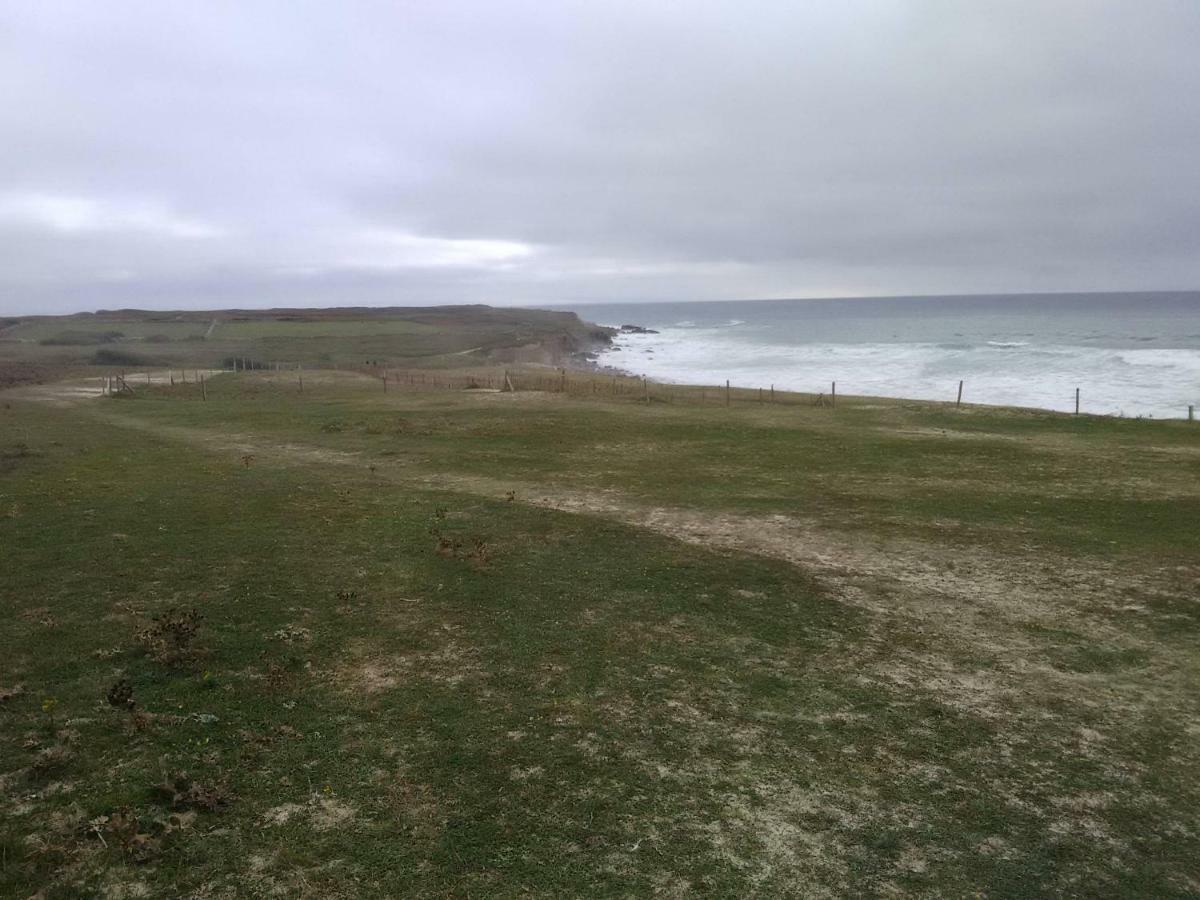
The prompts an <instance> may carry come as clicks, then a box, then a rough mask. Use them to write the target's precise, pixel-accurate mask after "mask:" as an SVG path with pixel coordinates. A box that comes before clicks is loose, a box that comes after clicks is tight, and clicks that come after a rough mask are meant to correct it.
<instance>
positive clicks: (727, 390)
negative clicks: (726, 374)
mask: <svg viewBox="0 0 1200 900" xmlns="http://www.w3.org/2000/svg"><path fill="white" fill-rule="evenodd" d="M725 405H726V406H728V405H729V379H728V378H726V379H725Z"/></svg>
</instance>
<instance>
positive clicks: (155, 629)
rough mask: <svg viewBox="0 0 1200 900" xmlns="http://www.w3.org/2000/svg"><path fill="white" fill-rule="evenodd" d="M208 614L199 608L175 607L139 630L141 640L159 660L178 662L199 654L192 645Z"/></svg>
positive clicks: (175, 663) (171, 662)
mask: <svg viewBox="0 0 1200 900" xmlns="http://www.w3.org/2000/svg"><path fill="white" fill-rule="evenodd" d="M203 618H204V617H203V616H201V615H200V613H198V612H197V611H196V610H195V609H186V610H179V609H171V610H168V611H167V612H165V613H163V614H162V615H160V616H156V617H155V618H154V619H153V620H152V622H151V624H150V625H149V626H147V627H146V628H143V629H142V630H140V631H139V632H138V633H137V640H138V643H140V644H141V645H142V647H143V648H145V650H146V652H147V653H149V654H150V656H151V657H152V658H153V659H154V660H155V661H157V662H160V663H164V664H166V665H177V664H179V663H181V662H183V661H185V660H188V659H191V658H192V657H193V656H195V649H194V648H193V646H192V643H193V641H194V640H195V639H196V635H197V634H198V633H199V631H200V622H201V621H202V619H203Z"/></svg>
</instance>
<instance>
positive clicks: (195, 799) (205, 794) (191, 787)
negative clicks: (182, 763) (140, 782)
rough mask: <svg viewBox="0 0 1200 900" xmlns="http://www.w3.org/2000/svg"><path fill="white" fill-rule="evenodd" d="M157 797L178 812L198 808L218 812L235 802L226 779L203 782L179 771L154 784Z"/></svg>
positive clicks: (203, 810) (201, 810)
mask: <svg viewBox="0 0 1200 900" xmlns="http://www.w3.org/2000/svg"><path fill="white" fill-rule="evenodd" d="M154 794H155V797H156V798H157V799H158V800H159V801H160V802H162V803H163V805H164V806H167V807H169V808H170V809H173V810H175V811H177V812H179V811H184V810H189V809H192V810H198V811H200V812H218V811H220V810H222V809H224V808H225V807H227V806H228V805H229V804H230V803H232V802H233V800H234V796H233V792H232V791H231V790H230V789H229V785H228V783H226V782H224V781H218V782H214V783H212V784H203V783H201V782H199V781H196V780H195V779H194V778H192V777H191V776H189V775H188V774H187V772H177V773H176V774H174V775H171V776H168V777H167V778H164V779H163V780H162V782H160V783H159V784H157V785H155V786H154Z"/></svg>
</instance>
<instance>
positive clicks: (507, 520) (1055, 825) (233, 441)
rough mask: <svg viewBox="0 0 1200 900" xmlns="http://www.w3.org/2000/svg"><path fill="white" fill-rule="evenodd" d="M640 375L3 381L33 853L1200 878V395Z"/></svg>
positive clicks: (871, 876)
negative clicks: (1098, 395) (1149, 411)
mask: <svg viewBox="0 0 1200 900" xmlns="http://www.w3.org/2000/svg"><path fill="white" fill-rule="evenodd" d="M487 374H490V375H494V373H487ZM606 382H607V380H606V379H605V380H599V379H595V378H589V377H587V376H578V379H577V380H575V381H574V382H573V383H572V386H571V390H570V391H569V392H567V393H553V392H547V391H532V390H530V391H518V392H517V393H489V392H471V391H448V390H433V389H428V388H421V389H418V388H415V387H411V388H410V387H407V386H406V385H405V384H404V383H399V384H397V383H393V385H392V386H391V388H390V389H389V390H388V392H386V393H385V392H384V391H383V390H382V389H381V383H380V381H379V380H377V379H373V378H369V377H366V376H361V375H358V374H355V373H349V372H332V371H328V372H320V373H318V372H313V373H306V385H305V391H304V393H300V392H299V391H298V389H297V385H296V383H295V382H294V381H293V378H292V376H291V375H283V374H276V373H261V374H256V373H251V374H246V373H242V374H238V375H232V374H229V375H221V376H217V377H215V378H213V379H212V380H211V381H210V383H209V388H208V397H209V399H208V401H207V402H204V401H201V400H200V398H199V396H198V392H197V391H196V389H195V386H194V385H178V386H176V387H170V386H168V385H159V386H151V387H145V388H140V389H137V390H135V393H134V395H133V396H132V397H128V398H102V399H101V398H96V399H81V398H79V397H76V396H73V395H70V394H67V393H65V392H59V391H57V390H56V389H55V388H53V387H46V386H43V387H41V388H22V389H18V390H15V391H10V392H8V393H0V571H2V572H3V581H2V587H3V598H2V602H3V617H0V733H2V734H3V736H4V739H3V742H2V743H0V895H4V896H10V895H11V896H28V895H30V894H34V893H36V892H39V891H40V892H42V893H41V895H42V896H45V897H59V896H61V897H68V896H113V897H133V896H196V897H242V896H280V895H283V896H312V897H372V896H379V897H382V896H445V895H452V896H481V895H486V896H528V895H539V896H581V895H589V896H591V895H600V896H631V895H633V896H644V895H665V896H695V895H705V896H796V897H814V896H847V895H850V896H880V895H884V896H905V895H914V896H945V897H959V896H964V895H976V894H979V895H986V896H995V897H1032V896H1114V897H1115V896H1122V897H1149V896H1153V897H1189V896H1196V895H1197V894H1200V871H1198V869H1197V863H1196V860H1197V859H1200V740H1198V738H1200V652H1198V651H1200V534H1198V532H1197V529H1196V527H1195V523H1196V522H1197V521H1200V478H1198V476H1200V427H1196V426H1195V425H1194V424H1193V425H1189V424H1188V423H1185V422H1153V421H1138V420H1114V419H1100V418H1092V417H1079V418H1074V417H1068V416H1059V415H1053V414H1042V413H1034V412H1027V411H1016V410H1003V409H986V408H964V409H962V410H954V409H951V408H947V407H943V406H936V405H931V404H916V403H904V402H890V401H873V400H866V399H854V398H846V399H840V400H839V405H838V407H837V408H836V409H830V408H827V407H820V406H816V405H813V404H812V403H811V402H802V401H801V400H800V399H799V398H795V397H783V396H781V397H780V398H779V399H780V401H781V402H779V403H776V404H767V403H763V404H760V403H758V402H756V400H755V398H754V395H752V394H742V395H738V396H737V397H735V400H734V402H733V404H732V405H731V406H730V407H728V408H726V407H725V406H724V405H723V404H722V403H721V402H720V400H719V395H716V394H712V395H711V396H710V402H709V403H707V404H704V403H702V402H700V401H701V397H700V395H699V392H698V391H695V390H683V389H678V390H675V391H674V392H669V391H662V390H657V391H656V392H655V393H653V395H652V398H651V401H650V402H644V401H640V400H639V399H638V398H639V395H640V394H639V391H638V390H637V389H636V388H635V389H634V390H633V391H631V392H630V393H628V394H624V395H616V396H614V395H612V394H609V393H605V392H603V391H600V390H597V388H596V387H595V386H593V385H594V384H601V385H602V384H604V383H606ZM668 400H669V401H671V402H667V401H668ZM191 610H195V611H196V615H197V616H199V618H193V617H192V616H191V615H190V612H189V611H191Z"/></svg>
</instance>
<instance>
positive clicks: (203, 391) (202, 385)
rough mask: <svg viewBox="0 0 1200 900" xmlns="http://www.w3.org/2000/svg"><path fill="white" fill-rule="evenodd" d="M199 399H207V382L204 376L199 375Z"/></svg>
mask: <svg viewBox="0 0 1200 900" xmlns="http://www.w3.org/2000/svg"><path fill="white" fill-rule="evenodd" d="M200 399H201V400H207V399H208V383H207V382H206V381H205V380H204V376H203V375H201V376H200Z"/></svg>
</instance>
